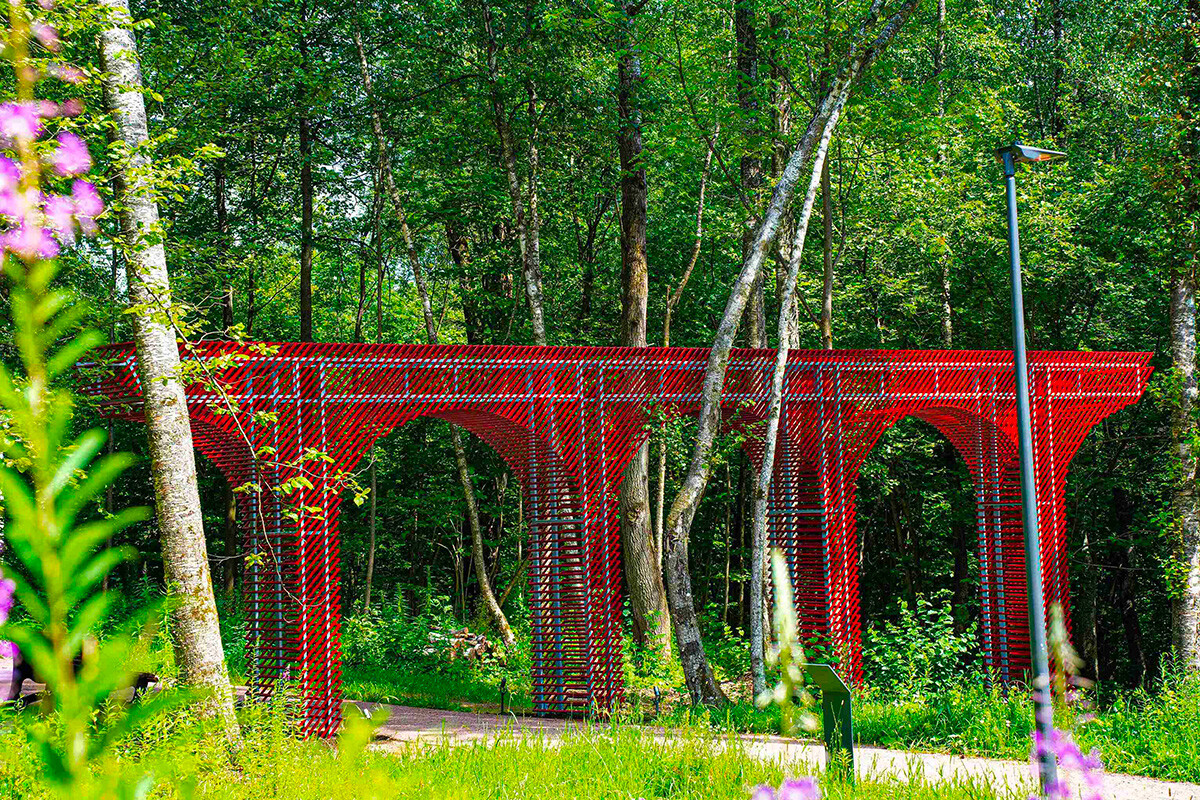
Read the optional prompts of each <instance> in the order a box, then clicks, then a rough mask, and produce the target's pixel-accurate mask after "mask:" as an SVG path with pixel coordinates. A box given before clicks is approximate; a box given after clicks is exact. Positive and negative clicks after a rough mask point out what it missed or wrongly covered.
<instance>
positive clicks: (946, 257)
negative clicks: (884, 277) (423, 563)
mask: <svg viewBox="0 0 1200 800" xmlns="http://www.w3.org/2000/svg"><path fill="white" fill-rule="evenodd" d="M945 69H946V0H938V4H937V31H936V41H935V43H934V48H933V77H934V79H935V80H936V81H937V97H938V99H937V116H938V119H939V120H942V119H945V117H946V87H945V81H944V80H943V79H942V72H943V71H944V70H945ZM936 161H937V163H938V164H939V165H942V164H945V163H946V145H945V143H942V144H941V145H939V146H938V152H937V156H936ZM938 261H939V262H940V263H939V267H940V276H939V277H940V278H941V289H942V309H941V323H942V347H944V348H945V349H947V350H952V349H954V314H953V312H954V308H953V306H952V305H951V303H950V253H949V252H943V253H942V254H941V256H940V257H939V258H938Z"/></svg>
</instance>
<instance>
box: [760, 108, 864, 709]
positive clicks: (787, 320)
mask: <svg viewBox="0 0 1200 800" xmlns="http://www.w3.org/2000/svg"><path fill="white" fill-rule="evenodd" d="M845 99H846V96H845V95H842V98H841V102H840V103H839V104H837V105H835V106H834V109H833V112H832V113H831V114H830V115H829V120H828V122H826V124H825V127H824V130H823V131H822V133H821V140H820V142H819V144H818V145H817V150H816V154H815V155H814V157H813V162H812V177H811V179H810V180H809V184H808V192H807V194H805V196H804V204H803V205H802V206H801V208H800V216H799V217H798V218H797V220H796V233H795V237H794V239H793V242H792V248H791V261H790V262H789V263H788V274H787V278H786V280H785V281H784V284H783V297H781V298H780V305H779V332H778V336H779V339H778V341H779V347H778V349H777V350H776V351H775V368H774V372H773V373H772V377H771V395H770V399H769V401H768V405H767V430H766V433H765V434H764V446H763V457H762V466H761V468H760V471H759V475H758V481H757V483H756V484H755V486H754V516H753V522H752V524H753V539H752V544H751V553H752V555H751V563H752V564H753V565H754V570H753V571H752V572H751V573H750V598H751V603H755V602H756V598H762V597H763V582H764V577H765V574H764V569H763V562H765V560H766V549H767V498H768V496H769V494H770V489H771V479H772V478H773V477H774V474H775V448H776V444H777V442H778V438H779V417H780V410H781V409H782V407H783V379H784V375H785V372H786V367H787V359H788V353H789V352H790V350H791V347H790V344H789V339H790V337H789V336H788V327H789V326H790V325H791V321H792V307H793V305H794V304H795V302H796V279H797V278H798V276H799V273H800V260H801V257H802V256H803V255H804V240H805V237H806V236H807V235H808V222H809V219H810V218H811V217H812V210H813V204H814V203H815V202H816V197H817V189H818V188H819V187H820V186H821V184H823V183H824V182H825V180H826V176H827V173H826V171H825V156H826V154H827V153H828V151H829V140H830V137H832V136H833V131H834V128H836V127H837V123H838V117H839V116H840V114H841V110H842V104H844V103H845ZM761 606H762V600H761V599H758V600H757V605H755V606H753V607H752V608H751V614H752V616H751V618H750V619H751V622H750V663H751V669H752V672H753V675H754V682H755V693H756V694H758V693H761V692H763V691H765V690H766V688H767V687H766V679H765V676H764V674H763V672H764V671H763V665H762V661H761V659H762V652H763V647H764V644H765V642H764V640H765V638H766V637H765V632H764V630H763V629H764V627H765V626H764V622H765V619H764V617H765V614H763V611H762V608H761ZM756 616H757V618H758V619H757V622H756V621H755V617H756ZM760 682H761V685H759V684H760Z"/></svg>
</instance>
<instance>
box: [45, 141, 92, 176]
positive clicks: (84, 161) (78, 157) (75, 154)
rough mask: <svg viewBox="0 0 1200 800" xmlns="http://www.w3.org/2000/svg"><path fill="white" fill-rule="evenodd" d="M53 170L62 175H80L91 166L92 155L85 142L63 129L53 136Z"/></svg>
mask: <svg viewBox="0 0 1200 800" xmlns="http://www.w3.org/2000/svg"><path fill="white" fill-rule="evenodd" d="M55 140H56V141H57V142H58V147H57V148H55V150H54V157H53V162H54V171H55V172H57V173H58V174H59V175H62V176H63V177H72V176H75V175H82V174H83V173H85V172H87V171H88V170H89V169H91V168H92V156H91V154H90V153H88V148H87V144H86V143H85V142H84V141H83V139H80V138H79V137H78V136H76V135H75V134H73V133H70V132H68V131H63V132H62V133H60V134H59V135H58V136H56V137H55Z"/></svg>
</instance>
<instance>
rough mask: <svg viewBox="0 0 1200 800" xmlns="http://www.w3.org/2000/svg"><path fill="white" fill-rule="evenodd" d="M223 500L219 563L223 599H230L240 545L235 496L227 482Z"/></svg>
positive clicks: (235, 586) (233, 586) (234, 584)
mask: <svg viewBox="0 0 1200 800" xmlns="http://www.w3.org/2000/svg"><path fill="white" fill-rule="evenodd" d="M224 489H225V490H224V492H223V495H224V501H225V563H224V564H222V565H221V573H222V578H223V579H224V580H223V581H222V582H223V583H224V585H225V587H224V588H225V599H226V600H232V599H233V593H234V590H235V589H236V588H237V564H238V549H239V548H240V546H241V538H242V537H241V530H240V529H239V528H238V524H237V497H236V496H235V495H234V493H233V487H232V486H230V485H229V484H228V483H226V484H225V487H224Z"/></svg>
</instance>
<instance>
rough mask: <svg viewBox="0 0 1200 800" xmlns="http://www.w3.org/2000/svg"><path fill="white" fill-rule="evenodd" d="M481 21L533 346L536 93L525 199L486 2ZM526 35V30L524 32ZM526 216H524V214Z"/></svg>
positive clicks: (538, 309)
mask: <svg viewBox="0 0 1200 800" xmlns="http://www.w3.org/2000/svg"><path fill="white" fill-rule="evenodd" d="M480 9H481V12H482V19H483V34H484V42H485V45H486V51H487V81H488V89H489V92H490V98H491V105H492V124H493V125H494V126H495V128H496V135H497V136H498V137H499V138H500V160H501V162H503V167H504V173H505V176H506V177H507V178H508V197H509V202H510V203H511V205H512V213H513V219H514V221H515V223H516V226H517V239H518V244H519V245H520V252H521V274H522V276H523V278H524V281H523V282H524V285H525V300H526V302H527V303H528V305H529V321H530V324H531V325H532V327H533V342H534V344H538V345H544V344H546V312H545V310H544V308H543V304H544V301H543V297H542V264H541V241H540V238H539V236H540V233H539V231H540V226H539V223H538V218H537V213H538V211H537V208H538V191H537V162H538V149H537V103H538V99H537V91H536V88H535V86H534V84H533V83H532V81H530V82H529V83H528V85H527V91H528V95H529V103H528V107H529V115H530V120H529V121H530V125H531V129H532V132H531V134H530V140H529V159H530V163H529V168H530V174H529V185H528V186H527V187H526V197H524V198H522V196H521V194H522V193H521V178H520V176H519V175H518V174H517V156H516V152H515V151H514V149H513V135H512V124H511V123H510V122H509V117H508V110H507V108H506V107H505V102H504V94H503V91H502V88H501V86H500V65H499V53H500V42H499V39H498V38H497V35H496V22H495V16H494V15H493V13H492V8H491V6H490V5H489V4H488V0H481V1H480ZM527 34H528V29H527ZM527 210H528V211H529V214H528V215H527V214H526V211H527Z"/></svg>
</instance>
